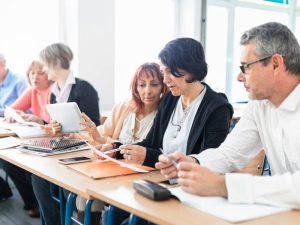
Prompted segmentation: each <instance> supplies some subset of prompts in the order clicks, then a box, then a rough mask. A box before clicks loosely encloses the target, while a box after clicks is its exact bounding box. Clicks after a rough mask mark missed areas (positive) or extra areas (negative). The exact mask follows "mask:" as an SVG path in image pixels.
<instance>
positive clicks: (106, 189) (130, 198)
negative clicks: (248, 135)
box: [0, 149, 300, 225]
mask: <svg viewBox="0 0 300 225" xmlns="http://www.w3.org/2000/svg"><path fill="white" fill-rule="evenodd" d="M82 155H85V156H90V155H91V152H90V151H82V152H73V153H68V154H63V155H56V156H48V157H39V156H34V155H30V154H24V153H22V152H20V151H18V150H17V149H7V150H0V158H2V159H4V160H6V161H9V162H11V163H13V164H15V165H17V166H19V167H21V168H23V169H25V170H27V171H29V172H31V173H34V174H36V175H38V176H40V177H42V178H44V179H47V180H49V181H50V182H52V183H55V184H57V185H59V186H61V187H63V188H65V189H67V190H69V191H71V192H73V193H76V194H77V195H81V196H83V197H85V198H87V199H93V198H96V199H100V200H102V201H105V202H107V203H109V204H112V205H114V206H117V207H120V208H122V209H125V210H127V211H129V212H131V213H134V214H135V215H138V216H140V217H143V218H145V219H147V220H150V221H152V222H154V223H157V224H174V225H176V224H206V225H216V224H218V225H229V224H230V223H228V222H226V221H224V220H222V219H219V218H216V217H214V216H211V215H208V214H206V213H204V212H201V211H199V210H196V209H193V208H190V207H188V206H185V205H183V204H181V203H180V202H178V201H177V200H175V199H171V200H167V201H164V202H155V201H151V200H148V199H146V198H144V197H143V196H141V195H139V194H137V193H136V192H135V191H134V190H133V188H132V182H133V181H134V180H136V179H149V180H153V181H160V180H163V178H162V176H161V175H160V174H159V172H158V171H154V172H150V173H146V174H133V175H126V176H119V177H111V178H105V179H100V180H93V179H90V178H89V177H87V176H85V175H82V174H79V173H77V172H76V171H74V170H72V169H69V168H68V167H66V166H65V165H61V164H59V163H58V162H57V159H59V158H68V157H74V156H82ZM299 221H300V212H299V211H291V212H285V213H280V214H275V215H272V216H268V217H265V218H261V219H256V220H251V221H247V222H244V223H239V225H258V224H272V225H279V224H280V225H281V224H285V225H296V224H297V225H298V224H299Z"/></svg>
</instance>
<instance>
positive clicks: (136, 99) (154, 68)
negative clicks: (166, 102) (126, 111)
mask: <svg viewBox="0 0 300 225" xmlns="http://www.w3.org/2000/svg"><path fill="white" fill-rule="evenodd" d="M143 75H146V76H151V77H152V78H157V79H158V80H159V82H160V84H161V86H162V90H161V94H162V96H161V97H163V96H164V95H165V94H166V93H167V91H168V88H167V86H166V85H165V84H164V82H163V79H164V78H163V75H162V73H161V72H160V69H159V65H158V64H157V63H154V62H146V63H143V64H142V65H140V66H139V68H138V69H137V70H136V72H135V74H134V76H133V78H132V80H131V84H130V89H131V94H132V104H131V106H132V108H133V110H134V111H135V112H140V111H141V110H142V108H143V107H144V103H143V102H142V100H141V98H140V95H139V93H138V90H137V86H138V80H139V79H140V78H141V77H142V76H143Z"/></svg>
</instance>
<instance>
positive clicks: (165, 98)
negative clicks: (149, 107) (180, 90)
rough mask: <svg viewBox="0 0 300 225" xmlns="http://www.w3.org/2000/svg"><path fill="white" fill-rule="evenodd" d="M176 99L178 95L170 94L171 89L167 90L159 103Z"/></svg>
mask: <svg viewBox="0 0 300 225" xmlns="http://www.w3.org/2000/svg"><path fill="white" fill-rule="evenodd" d="M178 99H179V97H178V96H174V95H172V93H171V91H169V92H168V93H167V94H166V95H165V96H164V97H163V98H162V99H161V103H168V102H173V101H177V100H178Z"/></svg>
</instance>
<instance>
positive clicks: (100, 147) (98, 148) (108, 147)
mask: <svg viewBox="0 0 300 225" xmlns="http://www.w3.org/2000/svg"><path fill="white" fill-rule="evenodd" d="M94 148H95V149H96V150H95V149H93V153H94V155H96V156H97V157H98V159H105V158H103V157H101V156H100V155H99V154H97V151H100V152H102V153H104V152H106V151H108V150H112V149H113V148H114V147H113V145H112V144H103V145H97V146H95V147H94ZM114 155H115V154H114V153H111V154H107V156H109V157H114Z"/></svg>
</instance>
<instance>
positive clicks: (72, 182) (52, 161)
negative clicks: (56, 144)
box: [0, 148, 93, 199]
mask: <svg viewBox="0 0 300 225" xmlns="http://www.w3.org/2000/svg"><path fill="white" fill-rule="evenodd" d="M82 155H85V156H91V151H89V150H87V151H81V152H72V153H67V154H62V155H54V156H48V157H41V156H36V155H31V154H26V153H22V152H20V151H19V150H17V149H14V148H13V149H5V150H0V158H2V159H4V160H6V161H8V162H10V163H12V164H14V165H16V166H18V167H21V168H23V169H25V170H27V171H29V172H31V173H33V174H35V175H37V176H39V177H42V178H44V179H46V180H48V181H50V182H52V183H54V184H56V185H59V186H61V187H63V188H65V189H67V190H69V191H71V192H74V193H76V194H78V195H81V196H83V197H85V198H87V199H90V195H88V194H87V192H86V189H87V187H88V186H89V185H93V184H92V182H93V180H91V179H90V178H88V177H87V176H84V175H82V174H79V173H77V172H75V171H74V170H72V169H70V168H68V167H67V166H65V165H62V164H60V163H58V161H57V159H60V158H69V157H75V156H82Z"/></svg>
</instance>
